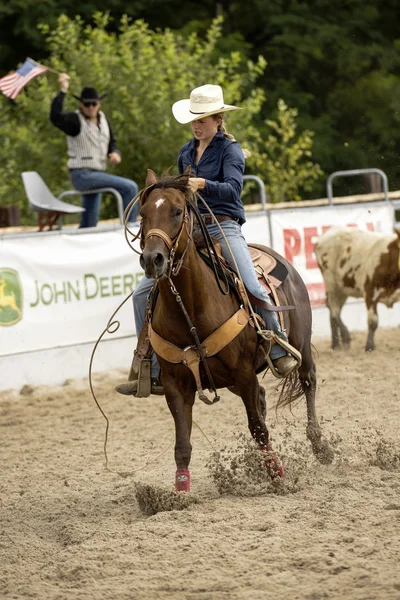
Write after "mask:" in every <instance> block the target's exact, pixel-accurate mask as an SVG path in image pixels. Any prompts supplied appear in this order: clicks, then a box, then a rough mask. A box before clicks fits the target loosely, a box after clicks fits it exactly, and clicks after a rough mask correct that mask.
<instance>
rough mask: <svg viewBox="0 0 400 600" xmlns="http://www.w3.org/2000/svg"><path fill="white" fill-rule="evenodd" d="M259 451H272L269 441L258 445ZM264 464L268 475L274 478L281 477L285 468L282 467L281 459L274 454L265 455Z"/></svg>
mask: <svg viewBox="0 0 400 600" xmlns="http://www.w3.org/2000/svg"><path fill="white" fill-rule="evenodd" d="M260 450H261V452H270V453H271V452H273V449H272V445H271V443H270V442H268V444H267V445H266V446H260ZM264 464H265V466H266V468H267V472H268V475H269V476H270V477H271V479H275V478H276V477H280V478H281V479H282V478H283V476H284V474H285V469H284V467H283V464H282V461H281V460H280V459H279V458H278V457H277V456H274V455H271V456H266V457H265V458H264Z"/></svg>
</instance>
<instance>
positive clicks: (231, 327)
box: [149, 308, 249, 404]
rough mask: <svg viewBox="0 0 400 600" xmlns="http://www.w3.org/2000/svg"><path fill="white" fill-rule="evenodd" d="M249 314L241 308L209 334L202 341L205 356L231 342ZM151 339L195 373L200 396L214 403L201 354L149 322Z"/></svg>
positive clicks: (170, 358) (155, 347)
mask: <svg viewBox="0 0 400 600" xmlns="http://www.w3.org/2000/svg"><path fill="white" fill-rule="evenodd" d="M248 322H249V315H248V313H247V312H246V311H245V309H244V308H240V309H239V310H238V311H237V312H236V313H235V314H234V315H233V316H232V317H231V318H230V319H228V320H227V321H225V323H223V324H222V325H221V326H220V327H219V328H218V329H217V330H216V331H214V332H213V333H212V334H211V335H209V336H208V337H207V338H206V339H205V340H204V342H203V343H202V348H203V352H204V356H206V357H209V356H214V355H215V354H218V352H220V351H221V350H222V349H223V348H225V346H227V345H228V344H229V342H231V341H232V340H233V339H234V338H235V337H236V336H237V335H239V333H240V332H241V331H242V330H243V329H244V328H245V327H246V325H247V323H248ZM149 339H150V343H151V345H152V347H153V350H154V351H155V352H156V354H158V355H159V356H161V357H162V358H164V359H165V360H167V361H168V362H171V363H183V364H184V365H186V366H187V367H188V368H189V369H190V371H191V372H192V374H193V377H194V379H195V381H196V387H197V392H198V394H199V398H200V399H201V400H203V402H205V403H206V404H213V402H211V400H209V399H208V398H207V396H206V395H205V394H204V391H203V388H202V387H201V381H200V370H199V365H200V354H199V351H198V350H197V349H195V348H193V347H192V346H188V347H187V348H184V349H181V348H178V346H175V345H174V344H171V342H168V341H167V340H165V339H164V338H162V337H161V336H160V335H158V333H156V332H155V331H154V329H153V328H152V326H151V323H149Z"/></svg>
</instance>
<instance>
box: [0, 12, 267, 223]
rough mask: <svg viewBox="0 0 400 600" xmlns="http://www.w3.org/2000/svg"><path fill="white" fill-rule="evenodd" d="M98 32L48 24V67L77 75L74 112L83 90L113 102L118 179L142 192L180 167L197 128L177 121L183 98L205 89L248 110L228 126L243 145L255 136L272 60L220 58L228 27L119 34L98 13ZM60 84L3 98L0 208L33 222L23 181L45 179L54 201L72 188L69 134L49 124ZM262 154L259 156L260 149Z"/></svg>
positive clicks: (40, 82) (123, 30) (79, 25)
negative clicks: (27, 174) (202, 33)
mask: <svg viewBox="0 0 400 600" xmlns="http://www.w3.org/2000/svg"><path fill="white" fill-rule="evenodd" d="M94 19H95V24H96V25H95V26H93V27H92V26H90V25H85V24H84V23H83V21H82V20H81V19H80V18H79V17H77V18H75V19H72V20H71V19H69V18H67V17H66V16H61V17H60V18H59V20H58V25H57V27H56V29H54V30H51V29H50V28H49V27H48V26H42V32H43V34H44V35H45V36H46V41H47V44H48V47H49V49H50V52H51V58H50V60H49V61H48V64H50V65H51V67H52V68H54V69H56V70H57V71H66V72H68V73H69V75H70V76H71V86H70V91H71V93H68V95H67V98H66V101H65V109H66V110H75V109H76V108H77V102H76V100H74V99H73V97H72V94H76V95H79V93H80V90H81V88H82V87H83V86H84V85H95V86H96V87H97V88H98V89H99V91H100V92H105V91H106V92H107V93H108V95H107V97H106V99H105V100H104V101H103V103H102V108H103V110H104V111H105V113H106V115H107V116H108V118H109V119H110V122H111V124H112V127H113V130H114V132H115V135H116V138H117V140H118V146H119V148H120V149H121V151H122V156H123V161H122V163H121V165H120V166H118V167H110V169H109V171H110V172H115V173H116V174H118V175H121V176H124V177H129V178H131V179H134V180H135V181H137V183H138V184H139V186H140V187H142V186H143V185H144V181H145V176H146V169H147V168H152V169H153V170H154V171H155V172H157V173H162V172H164V171H166V170H167V169H169V168H171V167H172V168H173V169H174V168H175V164H176V158H177V154H178V151H179V148H180V147H181V145H182V144H183V143H185V142H186V141H188V139H190V137H191V128H190V125H189V126H186V127H185V126H182V125H179V124H178V123H177V122H176V121H175V119H174V118H173V116H172V113H171V106H172V104H173V103H174V102H175V101H176V100H180V99H182V98H184V97H188V95H189V93H190V90H191V89H193V88H194V87H196V86H199V85H203V84H204V83H206V82H213V83H217V84H220V85H222V87H223V89H224V94H225V97H226V99H227V101H228V102H229V103H232V104H239V105H240V106H242V107H243V109H244V110H242V111H237V114H234V113H232V115H231V118H230V120H229V128H232V130H233V131H234V132H235V136H236V137H237V139H238V140H240V141H241V142H243V143H244V145H250V146H251V143H250V142H249V144H247V143H246V141H247V139H251V137H252V135H253V126H252V118H253V116H254V115H255V114H257V113H258V112H259V111H260V107H261V104H262V102H263V100H264V94H263V92H262V91H261V90H260V89H258V88H257V87H255V80H256V78H257V77H258V76H259V75H260V73H262V71H263V69H264V67H265V61H264V60H263V59H262V58H259V59H258V61H257V62H248V63H247V64H243V63H242V60H241V57H240V55H239V54H238V53H231V54H230V56H229V57H220V58H216V53H215V47H216V44H217V42H218V40H219V38H220V36H221V20H215V21H214V22H213V24H212V26H211V27H210V29H209V31H208V34H207V37H206V39H204V40H201V39H199V37H198V36H197V34H195V33H193V34H191V35H189V36H188V37H187V38H183V37H182V36H181V35H180V34H178V33H173V32H172V31H170V30H165V31H164V32H161V31H151V30H150V29H149V27H148V26H147V24H146V23H144V22H143V21H136V22H133V23H132V22H131V21H130V20H129V19H128V18H127V17H123V18H122V20H121V23H120V30H119V33H118V35H117V34H116V33H112V32H109V31H108V30H107V25H108V20H109V16H108V15H107V14H104V13H103V14H102V13H97V14H96V15H95V17H94ZM57 92H58V82H57V76H56V75H55V74H52V73H48V74H46V75H41V76H40V77H38V78H37V79H35V80H33V81H32V82H30V83H29V85H28V87H27V88H26V90H24V91H23V92H22V93H21V94H20V96H19V97H18V100H17V103H16V105H14V104H13V103H11V102H10V101H9V100H8V99H6V98H5V97H3V96H2V97H1V98H0V129H1V131H2V138H3V144H2V146H1V147H0V165H1V167H0V168H1V175H0V202H1V203H2V204H11V203H19V204H20V206H21V209H22V215H23V218H24V221H25V222H26V219H27V214H26V201H25V194H24V192H23V189H22V183H21V181H20V173H21V172H22V171H25V170H34V171H38V172H39V173H40V174H41V175H42V177H43V179H44V180H45V181H46V183H47V184H48V186H49V188H50V189H51V190H52V192H53V193H55V194H58V193H60V192H61V191H62V190H64V189H68V188H70V187H71V184H70V183H69V181H68V172H67V169H66V136H65V134H64V133H62V132H61V131H60V130H58V129H56V128H55V127H54V126H53V125H52V124H51V123H50V121H49V111H50V104H51V100H52V98H53V97H54V96H55V94H56V93H57ZM254 152H255V153H257V149H256V147H254Z"/></svg>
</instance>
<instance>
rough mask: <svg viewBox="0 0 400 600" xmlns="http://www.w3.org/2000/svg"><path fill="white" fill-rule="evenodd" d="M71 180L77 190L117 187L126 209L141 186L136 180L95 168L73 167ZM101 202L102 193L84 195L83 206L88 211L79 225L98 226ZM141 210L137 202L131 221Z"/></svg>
mask: <svg viewBox="0 0 400 600" xmlns="http://www.w3.org/2000/svg"><path fill="white" fill-rule="evenodd" d="M70 174H71V181H72V185H73V186H74V188H75V189H76V190H79V191H80V192H86V191H89V190H94V189H96V188H102V187H112V188H115V189H116V190H117V191H118V192H119V193H120V194H121V196H122V202H123V205H124V209H125V208H126V207H127V206H128V204H129V202H130V201H131V200H132V198H133V197H134V196H136V194H137V193H138V191H139V187H138V185H137V183H136V182H135V181H131V180H130V179H125V177H118V176H117V175H109V174H108V173H104V171H94V170H93V169H71V171H70ZM100 204H101V194H87V195H85V194H84V195H83V196H82V206H83V208H86V211H85V212H83V213H82V215H81V222H80V225H79V227H96V225H97V221H98V220H99V214H100ZM138 212H139V203H138V204H136V206H135V207H134V209H133V210H132V212H131V215H130V217H129V221H130V222H131V223H132V222H134V221H136V220H137V216H138Z"/></svg>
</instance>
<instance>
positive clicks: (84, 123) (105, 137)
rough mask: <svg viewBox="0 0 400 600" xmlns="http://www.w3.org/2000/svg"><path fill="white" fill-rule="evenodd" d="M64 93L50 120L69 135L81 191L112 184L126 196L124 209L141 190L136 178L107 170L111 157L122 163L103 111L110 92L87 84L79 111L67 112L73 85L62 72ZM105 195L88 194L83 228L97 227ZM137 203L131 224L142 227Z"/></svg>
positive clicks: (73, 171)
mask: <svg viewBox="0 0 400 600" xmlns="http://www.w3.org/2000/svg"><path fill="white" fill-rule="evenodd" d="M58 81H59V84H60V92H59V93H58V94H57V96H56V97H55V98H54V99H53V101H52V104H51V111H50V120H51V122H52V123H53V125H55V126H56V127H58V128H59V129H61V131H63V132H64V133H66V134H67V144H68V157H69V158H68V163H67V165H68V169H69V172H70V177H71V181H72V184H73V186H74V188H75V189H76V190H79V191H80V192H85V191H87V192H89V191H90V190H93V189H96V188H102V187H112V188H115V189H116V190H118V191H119V192H120V194H121V196H122V200H123V203H124V208H126V207H127V205H128V204H129V202H130V201H131V199H132V198H133V197H134V196H136V194H137V193H138V189H139V188H138V185H137V183H136V182H135V181H132V180H130V179H126V178H124V177H118V176H117V175H111V174H109V173H106V172H105V170H106V167H107V159H108V160H109V161H110V163H111V164H114V165H118V164H119V163H120V162H121V153H120V151H119V150H118V147H117V141H116V139H115V137H114V133H113V131H112V129H111V125H110V122H109V121H108V119H107V117H106V116H105V114H104V113H103V112H102V111H101V110H100V108H101V104H100V101H101V99H102V98H104V96H105V95H106V94H103V95H101V96H99V94H98V93H97V90H96V89H95V88H94V87H84V88H83V89H82V92H81V95H80V96H79V97H78V96H75V95H74V98H76V99H77V100H79V109H78V110H76V111H75V112H64V111H63V105H64V99H65V96H66V93H67V91H68V88H69V84H70V77H69V75H68V74H67V73H60V75H59V79H58ZM100 204H101V194H99V193H97V194H84V195H83V196H82V206H83V207H84V208H85V209H86V211H85V212H83V213H82V216H81V222H80V225H79V226H80V227H81V228H83V227H95V226H96V225H97V221H98V219H99V213H100ZM138 211H139V204H137V205H136V206H135V207H134V208H133V210H132V212H131V214H130V218H129V223H130V227H135V226H138V223H137V214H138Z"/></svg>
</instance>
